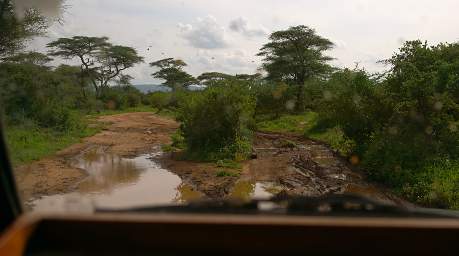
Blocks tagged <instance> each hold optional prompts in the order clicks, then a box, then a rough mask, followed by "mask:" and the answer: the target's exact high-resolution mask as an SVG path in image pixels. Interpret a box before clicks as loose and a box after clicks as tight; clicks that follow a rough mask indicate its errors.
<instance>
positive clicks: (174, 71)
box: [150, 58, 198, 90]
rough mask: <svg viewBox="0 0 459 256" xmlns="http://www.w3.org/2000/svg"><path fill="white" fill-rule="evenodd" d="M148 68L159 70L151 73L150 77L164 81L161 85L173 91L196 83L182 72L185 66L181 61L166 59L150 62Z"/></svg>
mask: <svg viewBox="0 0 459 256" xmlns="http://www.w3.org/2000/svg"><path fill="white" fill-rule="evenodd" d="M150 66H151V67H154V68H158V69H159V70H158V71H156V72H155V73H153V74H152V76H153V77H154V78H158V79H163V80H165V82H164V83H163V84H164V85H165V86H168V87H170V88H172V89H173V90H176V89H179V88H184V87H187V86H189V85H191V84H194V83H197V82H198V80H196V78H194V77H193V76H192V75H190V74H188V73H187V72H185V71H183V68H184V67H186V66H187V64H186V63H185V62H184V61H183V60H180V59H173V58H166V59H162V60H158V61H155V62H152V63H150Z"/></svg>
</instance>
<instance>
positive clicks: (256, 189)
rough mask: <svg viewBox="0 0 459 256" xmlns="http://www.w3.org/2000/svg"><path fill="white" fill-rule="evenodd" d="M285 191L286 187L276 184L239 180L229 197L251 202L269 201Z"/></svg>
mask: <svg viewBox="0 0 459 256" xmlns="http://www.w3.org/2000/svg"><path fill="white" fill-rule="evenodd" d="M284 189H285V188H284V187H282V186H281V185H280V184H277V183H275V182H253V181H245V180H239V181H237V182H236V184H234V187H233V189H232V191H231V192H230V194H229V195H228V197H229V198H234V199H241V200H250V199H252V198H254V199H269V198H271V197H272V196H274V195H276V194H277V193H279V192H280V191H282V190H284Z"/></svg>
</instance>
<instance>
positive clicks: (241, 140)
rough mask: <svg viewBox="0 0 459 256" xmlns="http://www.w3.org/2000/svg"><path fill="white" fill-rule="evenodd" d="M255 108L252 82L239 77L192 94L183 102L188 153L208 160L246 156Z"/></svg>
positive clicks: (249, 149)
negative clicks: (243, 80) (248, 82)
mask: <svg viewBox="0 0 459 256" xmlns="http://www.w3.org/2000/svg"><path fill="white" fill-rule="evenodd" d="M254 109H255V104H254V98H253V96H252V93H251V92H250V89H249V84H247V83H243V82H240V81H238V80H225V81H222V83H221V84H220V85H219V86H212V87H208V88H207V89H206V90H204V91H202V92H195V93H192V94H190V95H189V96H188V97H187V98H185V99H184V100H183V101H182V102H181V106H180V110H179V117H178V120H180V121H181V127H180V132H181V134H182V136H183V137H184V139H185V143H186V155H187V156H188V157H189V158H192V159H199V160H205V161H217V160H222V159H230V160H236V161H240V160H244V159H246V157H247V156H248V155H249V154H250V151H251V136H252V130H253V129H251V128H252V126H253V113H254Z"/></svg>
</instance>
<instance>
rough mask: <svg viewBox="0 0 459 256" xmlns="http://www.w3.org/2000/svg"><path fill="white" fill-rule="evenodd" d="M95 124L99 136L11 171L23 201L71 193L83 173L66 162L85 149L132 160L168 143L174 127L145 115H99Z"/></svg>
mask: <svg viewBox="0 0 459 256" xmlns="http://www.w3.org/2000/svg"><path fill="white" fill-rule="evenodd" d="M97 121H98V122H102V123H105V126H104V127H105V128H104V129H103V131H101V132H100V133H98V134H96V135H94V136H91V137H88V138H85V139H83V140H82V142H81V143H78V144H74V145H72V146H70V147H68V148H66V149H63V150H61V151H59V152H57V153H56V154H55V155H53V156H50V157H47V158H44V159H42V160H39V161H36V162H33V163H31V164H27V165H23V166H19V167H18V168H16V169H15V177H16V181H17V186H18V191H19V194H20V197H21V198H22V199H23V201H28V200H31V199H33V198H36V197H39V196H43V195H52V194H58V193H65V192H70V191H73V190H74V189H75V188H76V186H77V184H78V182H79V181H81V180H82V179H84V178H85V177H86V175H87V174H86V172H85V171H84V170H82V169H78V168H74V167H72V166H70V164H69V160H70V159H71V158H73V157H75V156H77V155H79V154H81V153H82V152H84V151H85V150H88V149H89V148H92V147H94V146H104V147H106V150H107V152H109V153H114V154H117V155H119V156H122V157H133V156H137V155H139V154H143V153H148V152H149V151H150V150H151V149H152V148H153V147H154V146H155V145H161V144H164V143H170V134H171V133H173V132H174V131H175V130H176V129H177V128H178V124H177V123H176V122H175V121H173V120H170V119H168V118H163V117H159V116H156V115H153V114H152V113H148V112H138V113H125V114H118V115H111V116H102V117H99V118H98V119H97Z"/></svg>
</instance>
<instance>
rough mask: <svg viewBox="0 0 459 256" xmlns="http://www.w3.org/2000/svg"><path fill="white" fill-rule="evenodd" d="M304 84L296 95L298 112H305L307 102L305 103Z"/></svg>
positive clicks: (299, 87)
mask: <svg viewBox="0 0 459 256" xmlns="http://www.w3.org/2000/svg"><path fill="white" fill-rule="evenodd" d="M304 89H305V86H304V83H301V84H299V85H298V91H297V95H296V111H297V112H304V110H305V102H304V100H305V99H304Z"/></svg>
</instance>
